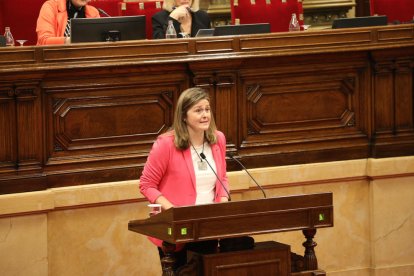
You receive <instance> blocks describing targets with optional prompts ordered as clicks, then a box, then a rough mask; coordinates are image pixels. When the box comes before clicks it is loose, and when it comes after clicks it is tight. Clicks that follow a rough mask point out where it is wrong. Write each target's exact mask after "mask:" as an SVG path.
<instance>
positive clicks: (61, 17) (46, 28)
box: [36, 0, 99, 45]
mask: <svg viewBox="0 0 414 276" xmlns="http://www.w3.org/2000/svg"><path fill="white" fill-rule="evenodd" d="M85 16H86V17H92V18H94V17H99V12H98V10H97V9H96V8H94V7H92V6H89V5H86V6H85ZM67 21H68V13H67V11H66V0H48V1H46V2H45V3H44V4H43V6H42V8H41V9H40V13H39V17H38V18H37V26H36V32H37V45H48V44H64V43H65V37H64V33H65V28H66V24H67Z"/></svg>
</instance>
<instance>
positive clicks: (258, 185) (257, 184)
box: [227, 153, 267, 198]
mask: <svg viewBox="0 0 414 276" xmlns="http://www.w3.org/2000/svg"><path fill="white" fill-rule="evenodd" d="M227 156H228V157H230V158H231V159H233V160H234V161H236V162H237V163H238V164H239V165H240V166H241V167H242V168H243V170H245V171H246V173H247V174H248V175H249V176H250V178H251V179H252V180H253V181H254V183H255V184H256V186H257V187H259V189H260V190H261V191H262V193H263V196H264V198H267V196H266V193H265V191H264V190H263V188H262V186H260V184H259V183H257V181H256V179H254V178H253V176H252V175H251V174H250V173H249V171H248V170H247V169H246V167H245V166H244V165H243V164H242V162H240V161H239V160H237V159H236V158H234V156H233V155H232V154H231V153H227Z"/></svg>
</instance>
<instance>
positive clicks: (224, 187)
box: [200, 152, 231, 201]
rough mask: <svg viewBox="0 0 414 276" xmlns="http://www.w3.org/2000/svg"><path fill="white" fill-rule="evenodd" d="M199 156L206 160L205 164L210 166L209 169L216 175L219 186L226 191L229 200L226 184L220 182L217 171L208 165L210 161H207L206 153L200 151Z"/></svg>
mask: <svg viewBox="0 0 414 276" xmlns="http://www.w3.org/2000/svg"><path fill="white" fill-rule="evenodd" d="M200 157H201V158H202V159H203V160H204V161H206V163H207V165H208V166H209V167H210V169H211V170H212V171H213V173H214V174H215V175H216V178H217V180H218V181H219V182H220V184H221V186H222V187H223V189H224V191H226V194H227V197H228V199H229V201H231V197H230V193H229V191H228V190H227V189H226V186H224V184H223V182H221V179H220V177H218V175H217V173H216V172H215V171H214V169H213V167H212V166H211V165H210V162H208V160H207V157H206V155H205V154H204V152H202V153H200Z"/></svg>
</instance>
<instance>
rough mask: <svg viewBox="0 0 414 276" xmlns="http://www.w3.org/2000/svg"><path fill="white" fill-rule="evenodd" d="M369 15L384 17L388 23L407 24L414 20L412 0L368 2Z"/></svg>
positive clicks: (376, 0)
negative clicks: (398, 22) (369, 7)
mask: <svg viewBox="0 0 414 276" xmlns="http://www.w3.org/2000/svg"><path fill="white" fill-rule="evenodd" d="M370 5H371V15H375V14H376V15H386V16H387V17H388V22H390V23H392V22H394V21H396V20H398V21H400V22H401V23H403V22H409V21H411V20H413V19H414V18H413V17H414V0H370Z"/></svg>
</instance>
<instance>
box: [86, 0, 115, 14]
mask: <svg viewBox="0 0 414 276" xmlns="http://www.w3.org/2000/svg"><path fill="white" fill-rule="evenodd" d="M121 1H122V0H91V2H89V4H90V5H91V6H94V7H95V8H100V9H102V10H103V11H104V12H106V13H107V14H109V15H110V16H118V15H119V14H118V3H119V2H121ZM101 17H105V15H104V14H101Z"/></svg>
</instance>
